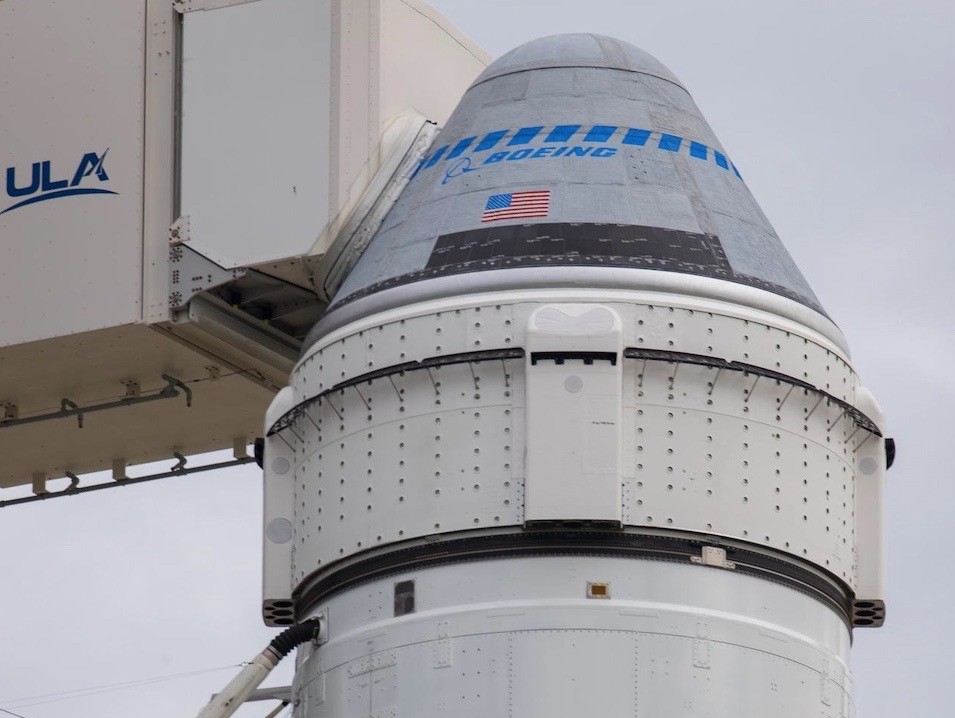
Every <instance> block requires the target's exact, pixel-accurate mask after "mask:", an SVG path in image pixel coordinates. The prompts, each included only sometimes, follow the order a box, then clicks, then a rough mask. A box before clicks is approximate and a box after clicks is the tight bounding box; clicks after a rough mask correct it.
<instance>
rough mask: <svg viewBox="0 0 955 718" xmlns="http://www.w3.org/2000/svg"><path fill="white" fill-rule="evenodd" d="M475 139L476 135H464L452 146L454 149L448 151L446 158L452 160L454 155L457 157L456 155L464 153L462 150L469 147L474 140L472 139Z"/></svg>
mask: <svg viewBox="0 0 955 718" xmlns="http://www.w3.org/2000/svg"><path fill="white" fill-rule="evenodd" d="M476 139H477V137H476V136H475V137H465V138H464V139H463V140H461V141H460V142H458V143H457V144H456V145H455V146H454V149H453V150H451V151H450V152H449V153H448V159H449V160H453V159H454V158H455V157H457V156H458V155H461V154H464V150H466V149H467V148H468V147H470V146H471V143H472V142H474V140H476Z"/></svg>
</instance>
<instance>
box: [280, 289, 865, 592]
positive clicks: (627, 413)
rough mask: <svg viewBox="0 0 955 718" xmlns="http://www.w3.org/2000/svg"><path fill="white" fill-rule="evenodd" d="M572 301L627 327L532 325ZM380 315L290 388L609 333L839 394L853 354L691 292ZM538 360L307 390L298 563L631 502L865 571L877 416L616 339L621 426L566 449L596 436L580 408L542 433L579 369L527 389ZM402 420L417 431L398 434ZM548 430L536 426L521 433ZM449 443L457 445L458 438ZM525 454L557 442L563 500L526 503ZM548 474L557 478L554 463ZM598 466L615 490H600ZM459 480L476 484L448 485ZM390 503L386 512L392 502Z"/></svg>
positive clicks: (848, 388) (527, 298)
mask: <svg viewBox="0 0 955 718" xmlns="http://www.w3.org/2000/svg"><path fill="white" fill-rule="evenodd" d="M561 300H563V301H561ZM565 302H566V303H576V304H578V305H579V307H580V308H582V309H580V311H579V312H578V313H581V312H583V310H584V309H586V308H590V309H596V308H605V310H606V311H608V312H610V313H612V314H615V315H616V316H617V317H619V319H615V320H614V322H615V323H614V326H615V327H618V329H616V330H615V332H617V333H612V334H608V335H607V336H608V337H610V336H612V337H613V341H612V342H609V341H608V343H607V344H606V346H603V345H602V344H599V343H598V344H596V345H594V346H591V345H590V342H591V339H592V337H590V336H589V335H588V334H587V333H583V334H580V333H578V334H575V333H573V332H572V331H569V330H570V329H572V328H573V327H565V330H564V331H559V332H554V333H552V334H550V335H548V334H541V333H540V332H536V333H535V331H536V330H535V331H531V332H528V326H529V321H530V318H531V316H532V315H534V312H538V311H539V310H541V308H542V307H546V306H547V305H548V304H552V303H557V304H563V303H565ZM469 305H470V306H469ZM378 321H379V322H380V323H375V321H374V318H370V319H369V320H363V321H362V322H360V323H356V324H355V325H352V326H351V327H346V328H343V329H342V330H339V331H336V332H335V333H334V334H333V335H331V336H329V337H327V338H326V339H325V340H323V341H321V342H319V343H317V344H316V345H314V346H313V347H311V348H310V350H309V351H308V353H307V354H306V356H305V358H303V359H302V360H301V361H300V362H299V364H298V365H297V367H296V369H295V370H294V371H293V375H292V380H291V383H292V386H293V387H294V389H295V392H296V401H303V400H305V399H307V398H309V397H314V396H315V395H316V394H318V393H320V392H322V391H325V390H327V389H328V388H329V387H332V386H335V385H336V384H338V383H340V382H342V381H344V380H348V379H351V378H353V377H355V376H358V375H361V374H364V373H366V372H370V371H376V370H381V369H384V368H387V367H389V366H395V365H399V364H402V363H404V362H409V361H412V360H417V361H420V360H423V359H426V358H428V357H436V356H446V355H453V354H460V353H462V352H472V351H480V350H493V349H506V348H515V347H520V348H522V349H524V350H525V356H526V355H527V354H528V353H530V354H533V353H534V352H535V351H560V350H562V349H563V350H565V351H571V352H573V351H580V350H587V349H591V350H596V349H606V350H609V351H611V352H614V353H615V354H616V355H618V356H619V353H620V346H621V344H622V346H624V347H632V348H636V349H655V350H658V351H659V350H662V351H664V352H689V353H693V354H701V355H703V356H711V357H718V358H723V359H731V360H734V361H739V362H745V363H746V364H750V365H754V366H758V367H764V368H766V369H769V370H771V371H778V372H781V373H783V374H787V375H789V376H792V377H795V378H796V379H799V380H805V381H807V382H809V383H811V384H813V385H815V386H817V387H820V388H824V387H827V386H828V387H829V390H830V391H832V392H833V393H834V394H835V395H836V396H844V397H846V398H854V397H855V396H856V390H857V387H858V380H857V378H856V376H855V374H854V373H853V372H852V370H851V367H850V366H849V365H848V364H847V363H846V361H845V359H844V358H843V357H842V356H840V355H839V353H838V350H837V349H836V348H835V347H834V345H832V344H831V343H828V342H826V341H825V340H823V339H822V338H821V337H820V336H819V335H814V334H813V333H811V332H805V331H803V330H800V329H799V328H798V327H796V326H794V325H792V324H790V323H788V322H785V321H783V320H780V319H779V318H775V319H774V318H772V317H771V316H769V315H767V314H763V313H756V312H752V311H751V310H745V309H742V308H740V307H730V306H729V305H727V304H724V303H719V302H713V301H708V300H702V299H691V298H688V297H673V302H672V303H670V302H668V301H663V299H662V297H661V296H660V295H658V294H656V295H654V294H652V293H639V292H606V293H602V292H587V291H584V290H561V291H551V290H548V291H540V292H538V291H535V290H520V291H513V292H502V293H498V294H488V295H475V296H472V297H470V298H468V297H463V298H461V299H459V300H454V301H444V302H436V303H423V304H421V305H417V306H415V305H412V306H410V307H407V308H405V309H404V310H403V311H390V312H388V313H386V314H385V315H383V316H381V317H380V318H379V319H378ZM542 337H547V339H546V340H542ZM595 347H596V349H595ZM540 366H543V364H539V365H538V367H540ZM570 366H571V364H565V365H564V366H563V369H567V368H568V367H570ZM592 366H593V367H596V366H599V363H598V362H594V365H592ZM608 366H609V364H608ZM538 367H534V366H533V363H532V362H531V366H530V370H529V371H525V369H526V367H525V363H524V362H522V361H519V360H515V359H509V360H506V361H505V362H503V363H502V362H497V361H495V362H487V363H482V362H474V363H471V364H470V365H469V364H459V365H455V366H445V367H440V368H439V367H435V368H432V369H430V370H429V371H427V372H425V371H413V372H405V373H404V374H401V375H395V376H393V377H392V378H390V379H389V378H388V377H384V376H381V377H378V378H375V379H372V380H369V381H365V382H362V383H361V384H360V385H359V386H357V387H349V388H347V389H344V390H338V391H336V392H335V393H334V394H332V395H330V396H329V397H327V399H323V400H322V401H321V402H316V403H313V404H312V406H311V407H310V408H309V410H308V416H304V415H303V416H301V417H299V419H298V420H297V422H296V425H295V427H294V431H286V432H285V434H284V436H285V437H286V438H287V440H289V441H290V442H291V443H292V444H293V446H296V447H298V448H299V450H300V451H301V452H303V453H301V456H302V458H301V459H300V461H302V463H303V464H304V465H306V466H304V469H303V472H302V473H301V475H300V476H299V477H298V478H297V483H296V497H297V498H296V505H297V506H298V505H299V504H300V500H299V497H301V500H302V501H304V502H305V504H306V506H305V507H302V508H303V510H302V512H301V515H300V516H298V517H297V520H296V531H300V532H301V534H302V535H301V537H300V538H302V539H304V543H303V545H302V550H301V551H299V552H298V553H297V555H296V559H295V576H294V581H296V582H297V581H300V580H302V579H303V578H304V577H306V576H308V575H309V574H310V573H311V572H313V571H315V570H316V569H319V568H321V567H324V566H327V565H328V564H329V563H330V562H332V561H335V560H337V559H341V558H346V557H348V556H350V555H352V554H354V553H358V552H361V551H363V550H366V549H367V548H370V547H375V546H381V545H384V544H386V543H388V542H391V541H400V540H408V539H411V538H415V537H420V536H426V535H429V534H431V533H434V532H439V531H440V532H445V531H455V530H462V529H481V528H485V527H494V526H507V525H512V526H513V525H520V524H521V523H523V522H524V520H525V519H531V520H533V519H534V518H540V519H555V518H556V519H560V518H564V519H568V520H572V519H579V518H605V519H607V520H611V521H613V520H620V519H621V518H622V522H623V523H624V524H625V525H629V526H649V527H652V528H654V529H658V528H663V529H673V530H684V531H694V532H698V533H701V534H707V535H711V534H716V535H724V536H728V537H733V538H736V539H739V540H742V541H748V542H752V543H755V544H758V545H762V546H765V547H767V548H770V549H775V550H778V551H782V552H786V553H789V554H792V555H794V556H797V557H799V558H802V559H804V560H807V561H811V562H813V563H815V564H817V565H818V566H820V567H822V568H823V569H825V570H826V571H828V572H830V573H832V574H834V575H835V576H837V577H839V578H841V579H843V580H844V581H845V582H846V583H847V584H849V585H850V586H854V585H855V581H856V566H855V564H856V558H855V552H856V537H855V534H854V531H855V527H856V522H855V521H854V519H853V511H854V510H855V501H856V495H855V490H856V482H857V477H856V472H855V468H854V461H853V455H854V454H853V451H854V448H855V447H856V446H857V445H858V443H859V442H860V441H862V440H863V439H864V438H865V436H866V434H867V432H866V431H865V430H863V429H861V428H859V427H858V426H857V425H856V424H855V423H854V422H853V421H852V420H851V419H850V418H848V417H847V416H846V414H845V413H844V412H843V411H842V409H841V408H840V407H839V406H838V405H837V404H835V403H831V402H829V401H828V400H824V398H823V397H822V395H821V394H819V393H814V392H811V391H808V390H805V389H803V388H796V387H794V386H793V385H792V384H787V383H785V382H782V381H777V380H776V379H773V378H769V377H765V376H762V377H760V376H759V375H756V374H752V373H745V372H744V371H730V370H723V371H719V372H718V371H717V369H716V368H715V367H711V366H700V365H695V364H674V363H672V362H670V361H647V362H643V361H641V360H639V359H635V358H624V359H622V360H621V361H619V362H618V367H621V368H622V369H621V370H622V384H621V383H620V379H614V381H615V382H617V383H616V384H615V386H616V387H617V389H616V391H617V396H616V398H615V399H614V400H613V401H611V402H610V404H612V405H613V406H614V407H616V408H614V411H615V412H616V411H619V412H620V414H621V415H622V421H618V422H617V427H618V428H617V430H616V431H617V434H616V436H617V439H616V441H613V440H612V441H610V442H609V443H610V444H616V446H614V447H608V448H607V450H605V451H598V452H593V455H588V456H583V455H580V456H578V457H576V459H575V457H574V455H573V452H574V451H577V450H579V449H580V447H583V446H585V445H586V443H587V442H586V441H585V440H582V439H581V436H582V435H583V433H582V434H581V435H576V434H574V433H573V431H572V429H573V427H572V426H571V429H569V430H568V432H569V433H567V435H566V436H563V438H562V440H560V441H554V440H553V437H549V436H548V430H551V429H552V428H553V426H554V424H555V422H556V421H558V420H559V418H560V417H561V416H562V415H563V413H567V414H568V416H569V415H571V414H573V413H574V412H573V406H572V404H571V403H567V402H566V401H565V400H563V399H561V400H558V399H557V398H556V397H557V396H562V395H564V394H567V395H568V396H571V393H569V392H568V391H567V390H566V387H565V386H564V385H563V384H562V382H563V381H565V380H567V379H568V376H569V375H567V376H560V377H558V378H559V379H560V381H559V382H558V383H557V384H556V385H554V386H550V385H547V386H544V387H543V389H542V390H541V391H539V392H533V391H532V392H530V393H529V394H528V397H527V399H525V391H524V386H525V381H526V382H530V381H532V380H534V377H532V376H531V373H532V372H533V370H535V369H537V368H538ZM573 368H574V373H575V375H576V376H578V378H581V379H582V384H581V387H583V386H584V385H585V384H586V383H587V381H588V380H589V379H588V377H586V376H584V375H583V374H581V373H580V372H578V371H577V370H578V369H579V370H580V371H581V372H583V371H591V370H592V367H588V366H587V365H585V364H583V363H579V364H575V365H573ZM558 373H559V372H558ZM555 376H556V375H555ZM595 376H596V375H595ZM551 378H553V377H551ZM603 378H605V379H606V378H609V377H603ZM597 380H598V381H601V380H602V379H601V378H598V379H597ZM535 393H536V394H539V395H540V397H541V398H543V400H544V401H543V404H541V406H543V415H544V418H543V420H541V421H532V422H528V421H527V420H526V417H525V412H526V411H528V410H530V411H533V410H534V409H533V407H532V406H531V404H530V399H531V398H535V397H534V396H533V395H535ZM605 393H606V394H607V396H606V397H605V398H607V399H608V400H609V398H610V396H609V395H610V392H609V390H608V391H607V392H605ZM552 399H553V400H552ZM535 400H536V399H535ZM621 407H622V408H621ZM565 409H568V411H567V412H565ZM588 410H589V407H588ZM477 415H480V417H479V418H478V416H477ZM438 419H440V422H439V423H435V422H436V420H438ZM439 424H440V428H438V427H439ZM612 424H613V421H610V422H609V423H608V424H607V426H611V425H612ZM531 425H533V426H531ZM402 426H404V427H405V428H404V430H403V432H404V434H405V435H406V436H407V437H408V438H402V429H401V427H402ZM502 427H503V430H504V432H505V434H504V435H501V434H500V433H499V430H500V429H501V428H502ZM538 429H541V431H542V432H543V433H542V435H541V436H536V435H535V436H530V438H529V440H528V439H527V438H526V436H525V434H526V433H530V434H533V433H534V432H535V431H537V430H538ZM473 432H479V435H480V438H474V437H476V436H478V435H477V434H473ZM581 432H583V428H582V427H581ZM448 442H450V443H448ZM535 442H537V445H538V446H537V448H538V449H540V451H536V453H535ZM373 443H374V445H372V444H373ZM452 444H453V445H454V446H455V447H456V450H454V451H448V449H447V448H445V447H446V446H448V445H452ZM460 447H467V449H466V450H465V451H461V450H460ZM472 451H474V452H476V453H474V454H472V453H471V452H472ZM618 451H621V452H622V453H621V454H619V455H620V459H619V463H618V464H617V467H611V468H609V469H608V467H607V466H605V462H606V461H607V460H608V459H612V458H613V457H614V456H617V455H618V454H617V452H618ZM369 452H371V453H370V454H369ZM525 455H526V456H527V457H528V461H532V460H534V459H535V457H536V458H539V459H541V460H543V461H544V462H545V464H546V463H547V462H548V461H549V462H550V463H549V464H548V466H549V469H548V472H549V475H563V474H567V477H566V478H567V481H565V482H563V483H560V484H559V486H558V485H556V484H554V485H553V486H552V487H551V488H554V489H555V490H554V491H553V492H552V494H553V498H554V500H555V501H557V502H558V503H559V502H563V503H561V506H562V507H563V508H561V509H560V510H559V511H558V510H556V509H555V510H554V511H551V510H550V509H553V508H554V507H553V506H552V507H550V509H548V511H550V513H549V514H546V515H545V514H540V515H538V514H537V513H535V512H536V511H537V509H535V508H534V507H533V500H532V499H531V497H530V495H531V494H532V493H533V487H532V486H530V484H533V483H534V482H535V480H536V479H535V478H534V477H533V476H531V478H530V479H525V477H527V476H529V475H531V474H533V470H531V471H530V472H526V467H525V460H524V459H525ZM554 457H557V458H556V460H554ZM575 462H576V463H575ZM396 465H397V467H398V471H397V472H396V471H395V468H394V467H395V466H396ZM571 465H576V466H577V471H578V473H579V474H581V475H587V474H591V475H596V476H600V477H602V479H606V481H605V482H603V481H601V482H592V481H585V482H583V483H580V486H579V487H580V488H581V489H582V493H577V492H575V491H572V490H571V489H572V488H573V487H574V486H575V484H574V482H573V481H570V478H571V477H570V474H573V473H574V472H573V471H568V470H567V467H568V466H571ZM604 469H608V470H606V471H604ZM475 470H477V473H473V472H475ZM548 472H545V473H548ZM471 475H473V476H477V475H480V477H481V479H480V480H476V481H475V482H474V484H479V490H476V489H474V488H473V485H471V484H469V483H468V478H467V477H469V476H471ZM489 475H490V476H491V481H490V483H488V480H487V479H486V478H485V477H487V476H489ZM576 475H577V474H575V476H576ZM611 477H616V478H615V480H614V481H610V478H611ZM541 478H542V479H543V481H542V482H541V486H547V485H548V480H549V479H548V476H543V475H542V476H541ZM621 484H622V485H623V494H622V496H621V493H620V488H621ZM598 485H599V486H600V487H603V488H604V489H605V491H597V492H591V491H590V490H591V489H594V488H596V487H597V486H598ZM469 487H470V489H469ZM369 489H370V491H369ZM505 489H506V490H505ZM525 489H526V495H525ZM434 492H438V493H434ZM562 494H566V496H569V497H570V499H567V497H566V496H564V497H563V498H562ZM595 495H596V496H600V497H602V498H601V499H600V512H597V513H600V515H599V516H598V515H596V514H594V515H588V516H581V515H579V511H580V506H587V502H588V501H591V500H593V499H594V497H595ZM369 496H374V500H373V501H368V500H366V499H367V498H368V497H369ZM462 496H469V499H468V501H467V502H463V503H459V502H456V500H455V499H453V498H452V497H462ZM402 499H403V500H402ZM525 499H526V500H527V510H526V511H525ZM508 502H509V503H508ZM581 502H582V503H581ZM396 505H397V506H398V508H397V510H394V509H393V508H392V510H391V511H385V512H382V506H388V507H395V506H396ZM504 507H507V508H506V509H505V508H504ZM591 508H593V507H591ZM356 509H357V514H356ZM564 510H566V511H567V513H565V514H564V515H563V516H560V515H559V514H562V513H564ZM588 513H592V512H591V510H590V509H588ZM316 517H318V521H317V522H316V521H315V518H316ZM303 519H304V520H305V521H306V523H305V524H304V525H302V524H301V520H303Z"/></svg>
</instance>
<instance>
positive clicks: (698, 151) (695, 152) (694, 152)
mask: <svg viewBox="0 0 955 718" xmlns="http://www.w3.org/2000/svg"><path fill="white" fill-rule="evenodd" d="M708 149H709V148H708V147H707V146H706V145H704V144H701V143H699V142H691V143H690V157H696V158H697V159H701V160H705V159H706V151H707V150H708Z"/></svg>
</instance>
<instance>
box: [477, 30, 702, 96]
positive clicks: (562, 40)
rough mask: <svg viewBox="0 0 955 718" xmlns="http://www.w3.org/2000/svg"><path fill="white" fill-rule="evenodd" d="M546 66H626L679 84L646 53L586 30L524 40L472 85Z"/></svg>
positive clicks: (621, 67) (613, 67) (496, 61)
mask: <svg viewBox="0 0 955 718" xmlns="http://www.w3.org/2000/svg"><path fill="white" fill-rule="evenodd" d="M550 67H602V68H609V69H613V70H627V71H629V72H639V73H642V74H644V75H653V76H654V77H659V78H661V79H663V80H668V81H670V82H672V83H674V84H677V85H680V87H683V85H682V83H680V81H679V80H678V79H677V78H676V75H674V74H673V73H672V72H670V70H669V69H668V68H667V67H666V65H664V64H663V63H662V62H660V61H659V60H657V59H656V58H655V57H654V56H653V55H651V54H650V53H648V52H645V51H643V50H641V49H640V48H638V47H634V46H633V45H631V44H630V43H627V42H624V41H623V40H618V39H616V38H613V37H607V36H605V35H593V34H588V33H577V34H570V35H550V36H549V37H542V38H539V39H537V40H532V41H530V42H527V43H524V44H523V45H521V46H520V47H517V48H515V49H513V50H511V51H510V52H509V53H507V54H506V55H503V56H502V57H500V58H498V59H497V60H495V61H494V62H493V63H491V65H490V66H489V67H488V68H487V69H486V70H485V71H484V72H482V73H481V74H480V75H479V76H478V78H477V80H475V81H474V85H479V84H481V83H482V82H486V81H487V80H490V79H492V78H495V77H500V76H502V75H510V74H512V73H515V72H524V71H526V70H540V69H544V68H550ZM474 85H472V87H474Z"/></svg>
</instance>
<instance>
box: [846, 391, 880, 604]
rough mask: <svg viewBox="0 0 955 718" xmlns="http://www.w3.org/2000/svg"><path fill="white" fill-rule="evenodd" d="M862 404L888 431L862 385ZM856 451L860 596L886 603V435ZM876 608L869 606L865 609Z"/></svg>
mask: <svg viewBox="0 0 955 718" xmlns="http://www.w3.org/2000/svg"><path fill="white" fill-rule="evenodd" d="M859 398H860V402H859V403H860V408H861V409H862V411H865V412H866V413H867V414H868V415H869V416H870V417H872V420H873V421H875V422H876V424H877V425H878V426H879V428H880V429H881V430H882V431H883V432H884V431H885V417H884V415H883V413H882V409H881V408H880V407H879V404H878V403H877V402H876V400H875V397H874V396H873V395H872V393H871V392H870V391H869V390H868V389H866V388H865V387H860V388H859ZM865 438H866V440H865V442H864V443H860V444H859V445H858V450H857V451H856V452H855V462H854V463H855V470H856V475H857V476H858V482H857V484H856V510H855V534H856V542H857V543H858V547H859V555H858V562H859V565H858V572H859V586H858V588H857V590H856V596H857V598H858V600H860V601H864V602H875V603H878V604H882V607H883V608H884V604H883V603H882V602H883V601H884V599H885V505H884V504H885V483H886V471H887V469H886V453H885V439H882V438H880V437H877V436H868V437H865ZM872 608H876V606H865V607H863V610H866V609H870V610H871V609H872Z"/></svg>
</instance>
